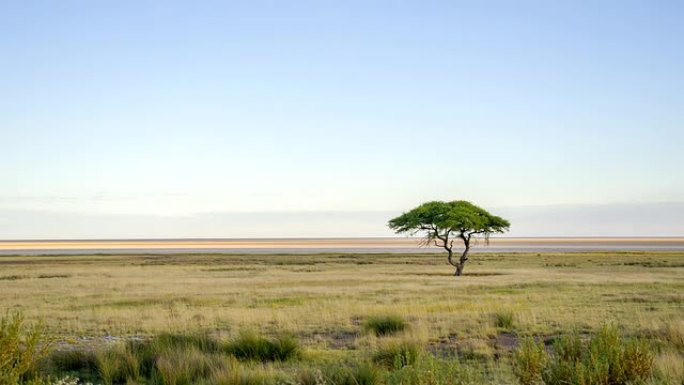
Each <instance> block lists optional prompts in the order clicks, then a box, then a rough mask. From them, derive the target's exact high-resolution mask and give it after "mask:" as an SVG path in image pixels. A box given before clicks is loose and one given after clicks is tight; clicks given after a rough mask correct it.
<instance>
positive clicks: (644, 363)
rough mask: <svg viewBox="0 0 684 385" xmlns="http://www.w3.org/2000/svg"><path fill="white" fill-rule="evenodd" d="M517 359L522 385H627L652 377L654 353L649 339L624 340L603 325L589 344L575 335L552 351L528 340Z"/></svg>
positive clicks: (517, 373)
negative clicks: (540, 384) (542, 384)
mask: <svg viewBox="0 0 684 385" xmlns="http://www.w3.org/2000/svg"><path fill="white" fill-rule="evenodd" d="M514 357H515V363H516V370H515V373H516V375H517V377H518V380H519V382H520V384H522V385H532V384H538V383H540V382H542V383H544V384H549V385H551V384H568V385H594V384H595V385H600V384H611V385H627V384H637V383H643V382H644V381H645V380H646V379H648V378H649V377H650V376H651V375H652V373H653V367H654V359H655V350H654V348H653V346H652V345H651V344H649V343H648V341H646V340H643V339H636V338H624V337H623V336H622V335H621V334H620V332H619V330H618V329H617V328H616V327H615V326H604V327H603V328H602V329H601V331H600V332H599V333H597V334H596V335H594V336H592V337H591V338H590V339H589V340H588V341H583V340H582V339H581V337H580V336H579V335H576V334H571V335H567V336H563V337H561V338H559V339H558V340H556V341H555V343H554V344H553V348H552V351H551V352H547V351H546V350H545V348H544V345H543V344H541V343H535V342H534V341H532V340H531V339H529V340H527V341H526V342H525V343H524V344H523V345H522V346H521V347H520V348H519V349H518V350H517V351H516V352H515V353H514Z"/></svg>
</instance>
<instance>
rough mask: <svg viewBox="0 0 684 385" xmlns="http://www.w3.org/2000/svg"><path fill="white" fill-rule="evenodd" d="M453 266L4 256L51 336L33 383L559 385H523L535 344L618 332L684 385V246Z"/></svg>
mask: <svg viewBox="0 0 684 385" xmlns="http://www.w3.org/2000/svg"><path fill="white" fill-rule="evenodd" d="M452 273H453V272H452V270H451V268H450V266H448V265H447V264H446V260H445V256H444V255H442V254H439V253H434V254H433V253H423V254H347V253H329V254H304V255H294V254H281V255H263V254H230V255H228V254H188V255H183V254H174V255H155V254H140V255H73V256H72V255H59V256H2V257H0V308H1V309H5V310H6V311H7V314H6V319H9V318H11V317H12V315H13V314H16V313H20V314H22V315H23V317H24V323H25V324H26V325H31V324H37V323H41V324H42V325H43V328H44V340H45V341H51V343H50V346H51V351H50V352H49V353H48V354H47V358H43V359H41V360H39V362H38V364H36V366H35V368H32V369H31V371H30V372H29V374H30V375H34V374H39V375H42V376H46V375H51V376H53V377H55V378H57V377H64V376H65V375H72V376H78V377H80V378H81V379H86V380H88V381H91V382H94V383H107V384H109V383H127V384H135V383H138V384H147V383H149V384H236V383H245V384H246V383H278V382H279V383H289V384H297V383H301V384H326V383H327V384H354V383H356V384H373V383H387V384H394V383H397V384H398V383H403V384H414V383H415V384H423V383H424V384H452V383H453V384H456V383H480V384H489V383H492V384H498V383H510V384H516V383H538V382H539V381H541V380H544V381H546V383H553V381H554V380H553V379H552V377H549V376H551V375H550V374H548V373H546V374H545V375H544V377H543V378H542V377H539V376H538V375H535V374H534V373H533V374H532V379H531V380H529V381H528V380H526V379H525V377H524V373H523V374H521V371H522V370H523V369H524V368H523V366H525V365H527V366H530V365H532V366H533V362H531V359H530V355H533V353H530V351H527V353H526V354H527V356H525V355H524V354H523V353H521V351H522V350H523V348H526V349H531V346H534V345H535V343H537V344H545V345H546V347H542V350H541V352H542V353H544V354H543V355H545V356H546V355H548V357H547V360H552V359H553V356H554V354H555V353H554V346H556V347H557V346H558V345H556V344H557V343H558V341H563V340H564V338H566V337H567V338H568V341H570V340H571V339H573V338H575V339H576V340H577V341H580V343H581V345H582V346H583V347H584V348H586V349H592V348H591V346H593V345H591V340H592V338H594V337H595V336H597V335H602V334H601V333H603V335H604V336H605V335H606V333H607V334H610V333H613V332H615V333H619V337H620V338H621V339H622V340H621V341H623V342H624V344H625V346H627V345H629V343H630V342H635V341H636V342H640V343H643V344H642V345H639V346H643V347H645V348H644V349H647V350H648V351H647V353H646V355H648V354H651V355H652V356H649V357H646V358H645V360H646V361H652V363H653V364H652V366H651V369H649V370H646V371H645V373H646V374H644V375H643V376H641V377H638V379H637V380H633V381H632V382H634V383H639V382H646V383H652V384H682V381H684V364H682V362H683V361H684V253H682V252H605V253H603V252H602V253H584V252H581V253H580V252H577V253H541V254H540V253H478V254H474V255H472V256H471V258H470V261H469V262H468V264H467V265H466V268H465V273H464V274H465V275H464V276H462V277H459V278H456V277H454V276H452ZM402 326H404V328H403V329H402ZM384 327H385V328H388V330H387V331H385V330H386V329H383V328H384ZM393 328H395V329H400V330H396V331H394V329H393ZM568 336H572V337H568ZM530 337H531V338H530ZM632 339H634V340H632ZM179 341H180V342H179ZM250 341H251V342H250ZM533 342H534V343H533ZM566 342H567V341H566ZM250 343H253V344H255V346H256V345H259V344H261V345H259V346H261V347H260V348H253V349H252V350H250V351H252V353H249V354H247V353H244V351H245V349H242V350H241V344H243V345H249V344H250ZM268 343H270V344H271V345H277V346H279V349H281V350H278V351H280V352H281V353H282V354H281V355H279V354H280V353H279V354H275V353H274V354H271V356H269V357H261V356H259V354H260V353H258V352H257V353H254V351H257V350H259V349H262V348H263V346H266V345H268ZM616 343H617V342H616ZM620 343H622V342H620ZM154 344H157V345H158V349H157V351H155V353H154V354H151V356H150V357H152V358H150V357H147V356H145V355H144V354H142V353H140V354H138V353H136V352H139V351H141V350H140V349H143V347H146V349H148V350H150V349H151V350H152V351H153V350H154V349H152V348H150V346H151V345H154ZM264 344H265V345H264ZM162 345H163V347H160V346H162ZM290 345H291V346H290ZM590 345H591V346H590ZM269 346H270V345H269ZM283 346H285V348H284V347H283ZM287 346H290V347H291V349H289V350H288V348H287ZM629 346H631V345H629ZM242 348H244V346H242ZM136 349H138V350H136ZM164 349H166V350H164ZM263 349H266V350H268V349H267V348H263ZM247 350H249V349H247ZM276 350H277V349H276ZM290 350H292V352H291V353H292V354H290ZM283 351H285V352H283ZM240 352H242V353H240ZM516 352H517V353H516ZM625 354H627V353H625ZM146 357H147V358H146ZM148 358H149V359H148ZM146 359H147V360H148V361H149V362H147V361H145V360H146ZM540 360H541V359H540ZM532 361H533V360H532ZM146 362H147V363H146ZM540 365H541V366H544V365H542V364H540ZM592 365H593V364H592ZM196 366H197V367H196ZM545 367H546V368H547V369H543V370H547V371H549V370H552V369H548V365H547V366H545ZM575 369H576V368H575ZM575 369H573V370H575ZM527 370H529V371H532V372H534V370H533V368H532V369H530V368H527ZM543 370H542V371H543ZM576 370H578V369H576ZM592 370H593V369H592ZM597 381H598V380H597ZM558 383H561V382H558ZM572 383H575V382H572ZM577 383H580V380H577ZM588 383H600V382H588ZM616 383H619V382H616Z"/></svg>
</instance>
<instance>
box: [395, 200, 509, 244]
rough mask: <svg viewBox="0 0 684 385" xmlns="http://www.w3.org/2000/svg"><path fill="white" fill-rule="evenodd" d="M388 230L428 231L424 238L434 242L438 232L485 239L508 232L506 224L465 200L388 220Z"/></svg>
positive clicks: (435, 203)
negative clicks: (478, 235) (481, 235)
mask: <svg viewBox="0 0 684 385" xmlns="http://www.w3.org/2000/svg"><path fill="white" fill-rule="evenodd" d="M389 227H390V228H391V229H392V230H394V231H396V232H397V233H411V234H414V233H416V232H418V231H428V237H429V238H431V239H434V238H435V236H436V235H437V234H439V233H440V232H441V231H448V232H451V231H457V232H461V233H471V232H472V233H481V234H484V235H485V236H488V235H489V234H492V233H502V232H504V231H506V230H508V228H509V227H510V223H509V222H508V221H507V220H505V219H503V218H501V217H498V216H496V215H492V214H490V213H488V212H487V211H486V210H484V209H482V208H480V207H478V206H475V205H474V204H472V203H470V202H467V201H451V202H441V201H432V202H427V203H423V204H422V205H420V206H418V207H416V208H414V209H413V210H411V211H409V212H406V213H404V214H402V215H400V216H398V217H396V218H394V219H391V220H390V221H389ZM433 229H434V230H433Z"/></svg>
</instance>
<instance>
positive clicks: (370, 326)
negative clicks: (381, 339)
mask: <svg viewBox="0 0 684 385" xmlns="http://www.w3.org/2000/svg"><path fill="white" fill-rule="evenodd" d="M407 326H408V325H407V323H406V321H404V319H403V318H401V317H400V316H397V315H384V316H372V317H368V318H367V319H366V321H365V322H364V324H363V328H364V330H366V331H367V332H372V333H375V335H376V336H389V335H392V334H395V333H398V332H400V331H403V330H404V329H406V327H407Z"/></svg>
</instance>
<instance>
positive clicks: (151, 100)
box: [0, 1, 684, 239]
mask: <svg viewBox="0 0 684 385" xmlns="http://www.w3.org/2000/svg"><path fill="white" fill-rule="evenodd" d="M682 36H684V5H683V4H682V3H681V2H675V1H672V2H668V1H601V2H596V1H566V2H560V1H553V2H542V1H529V2H526V1H520V2H510V1H501V2H497V1H482V2H474V1H467V2H466V1H463V2H460V1H449V2H435V1H433V2H431V1H420V2H419V1H415V2H396V1H392V2H390V1H386V2H383V1H347V2H329V1H311V2H307V1H301V2H300V1H292V2H282V1H270V2H261V1H245V2H218V1H216V2H203V1H200V2H180V1H178V2H174V1H163V2H162V1H116V2H114V1H112V2H104V1H102V2H93V1H60V2H55V1H31V2H26V1H24V2H21V1H4V2H2V3H0V52H1V53H0V55H1V58H2V60H0V71H1V73H2V74H3V75H2V76H1V77H0V181H2V182H0V215H4V216H5V220H4V222H3V220H2V218H1V217H0V223H5V224H6V225H5V226H4V227H3V226H1V225H0V239H2V238H13V237H28V238H30V237H36V238H46V237H47V238H50V237H103V236H109V235H112V234H116V236H119V235H126V234H129V235H128V236H129V237H130V236H132V237H146V236H148V235H150V234H153V235H155V236H164V235H165V234H166V233H164V231H163V230H158V231H157V230H154V229H151V228H150V225H149V224H148V222H146V221H144V220H139V221H138V220H136V219H135V218H143V217H144V218H159V217H162V218H173V220H174V221H176V222H174V223H177V227H175V228H174V229H175V230H173V231H168V235H169V236H182V234H184V231H188V233H189V232H191V230H192V231H194V229H197V228H201V226H199V227H198V225H197V223H196V222H197V221H198V220H200V219H197V218H206V217H208V216H210V217H212V218H214V217H217V216H218V217H220V218H224V219H223V220H222V221H211V223H212V224H213V225H212V227H211V228H212V229H213V230H212V231H213V232H212V233H211V234H208V236H217V235H222V234H224V232H223V230H222V229H223V227H222V226H224V227H225V236H278V235H292V234H290V233H288V232H283V231H282V230H279V229H278V228H277V226H276V225H277V224H272V223H269V222H268V218H269V216H268V215H267V214H268V213H278V215H280V216H282V215H286V217H287V218H290V219H289V221H290V222H291V226H294V227H297V226H299V227H297V228H301V234H300V235H307V234H308V233H307V231H309V232H310V231H311V229H309V230H307V227H306V224H307V223H310V222H311V220H310V217H307V216H306V215H302V214H301V213H303V212H307V213H309V214H307V215H313V214H311V213H323V214H320V215H322V216H323V217H325V215H326V214H324V213H331V212H332V213H338V214H339V215H345V218H346V216H351V218H352V219H349V220H344V221H340V222H337V223H335V222H336V221H331V222H333V223H326V222H325V221H321V223H318V224H317V226H316V234H317V235H348V234H353V235H363V234H368V235H383V234H385V233H384V232H385V231H386V230H385V229H384V221H382V220H381V219H382V216H381V215H371V214H368V213H373V212H375V213H394V212H400V211H402V210H405V209H408V208H411V207H412V206H414V205H416V204H418V203H420V202H422V201H425V200H431V199H445V200H449V199H468V200H471V201H473V202H475V203H478V204H480V205H482V206H484V207H485V208H492V209H493V210H495V209H496V210H503V212H511V213H518V214H513V218H511V219H512V222H513V230H514V231H513V232H512V234H519V235H535V234H540V235H547V234H548V229H547V228H546V226H543V225H539V226H538V229H535V227H534V226H531V225H529V223H538V221H536V222H525V223H520V222H519V223H520V224H521V226H520V227H519V228H521V227H522V228H524V229H526V230H525V231H524V234H523V233H521V232H518V233H516V232H515V228H516V222H515V220H516V219H517V217H516V215H518V216H519V218H520V220H521V221H524V220H525V219H524V218H527V217H526V215H527V214H524V213H529V212H532V211H534V212H538V210H539V208H540V207H541V208H544V207H548V208H549V209H548V210H547V211H546V212H547V214H545V215H546V217H548V218H549V220H553V218H557V217H554V214H553V213H554V212H555V213H557V212H558V211H557V210H556V209H554V207H556V208H557V207H565V208H567V207H578V208H580V207H584V208H586V207H594V208H595V209H592V210H593V212H597V210H598V211H601V210H604V211H601V212H605V213H613V214H615V210H616V208H618V209H619V210H623V211H621V212H623V213H629V212H636V211H638V212H640V213H641V214H639V215H634V217H628V218H626V219H625V221H626V222H627V223H628V224H629V223H630V220H631V221H634V223H633V225H634V226H633V227H636V225H639V226H640V229H639V230H638V231H639V232H641V233H644V232H645V233H649V234H662V233H663V232H664V233H667V234H682V233H684V225H680V224H679V223H677V222H676V221H674V222H672V224H671V226H670V227H668V228H667V229H666V230H663V228H662V226H661V223H660V221H661V217H659V216H654V217H648V216H644V215H643V213H644V212H646V213H648V212H650V210H648V209H644V207H648V205H656V206H657V207H658V208H659V209H658V210H661V211H662V207H663V206H662V205H663V204H672V207H673V210H679V211H677V212H678V213H682V209H681V207H682V206H681V205H680V204H679V203H681V202H684V177H682V171H681V168H682V166H683V165H684V152H683V151H682V150H681V149H682V148H684V112H683V111H684V109H683V108H682V107H683V106H684V76H683V75H682V70H681V68H682V63H683V62H684V44H683V42H682ZM530 207H533V208H535V209H534V210H532V211H530V210H528V209H526V208H530ZM630 207H631V208H630ZM634 207H638V210H635V209H633V208H634ZM654 207H655V206H654ZM526 210H527V211H526ZM535 210H537V211H535ZM554 210H556V211H554ZM564 210H565V209H564ZM606 210H607V211H606ZM3 213H4V214H3ZM22 213H23V214H22ZM236 213H260V214H259V215H255V216H252V217H249V218H252V219H251V220H253V221H254V223H255V227H256V228H260V229H261V230H259V231H256V232H250V233H248V234H243V233H241V232H240V229H239V226H238V227H235V222H236V221H238V219H235V218H236V217H235V215H236ZM263 213H266V214H263ZM283 213H286V214H283ZM340 213H341V214H340ZM353 213H361V214H359V216H358V217H354V214H353ZM521 213H523V214H521ZM55 215H57V216H59V218H62V219H60V220H59V221H57V222H55V223H56V224H54V225H50V226H48V225H44V226H33V227H32V226H31V224H36V223H41V222H44V223H52V221H53V219H51V218H54V216H55ZM240 215H242V214H240ZM240 215H238V217H240V218H243V220H244V215H242V216H240ZM369 215H370V216H369ZM383 215H384V214H383ZM606 215H608V214H606ZM606 215H603V214H601V215H595V216H594V217H591V218H590V221H591V222H592V223H593V224H597V223H598V225H599V229H598V230H596V231H598V232H599V233H604V234H608V233H614V232H615V227H614V226H613V225H611V224H610V223H611V222H610V221H609V220H606V219H605V216H606ZM87 216H92V218H99V219H97V220H95V219H93V220H94V221H95V222H93V224H91V225H89V226H87V229H85V230H84V229H82V228H81V227H79V225H78V223H81V222H79V219H78V218H83V217H87ZM10 217H11V218H12V221H10V220H8V218H10ZM113 217H117V218H123V217H125V218H128V219H127V221H128V222H126V223H127V225H126V226H125V231H127V232H128V233H126V234H119V233H118V232H109V230H107V226H108V224H107V223H108V220H107V218H113ZM371 217H373V218H375V217H377V218H380V219H377V220H376V221H377V222H378V223H377V224H375V223H374V224H373V227H372V228H373V229H376V230H370V229H369V230H367V231H366V230H363V231H361V230H359V229H361V228H363V229H368V228H369V227H367V225H364V226H360V224H361V223H364V224H366V223H367V222H368V221H369V220H370V219H369V218H371ZM546 217H545V218H546ZM183 218H193V220H192V221H185V222H184V220H183ZM353 218H358V220H357V221H356V222H354V220H353ZM629 218H632V219H629ZM21 221H24V223H25V228H26V230H25V231H23V232H17V231H15V230H13V228H14V226H13V225H12V224H11V223H18V222H21ZM601 221H604V222H601ZM10 222H11V223H10ZM299 222H302V223H299ZM8 223H10V224H8ZM207 223H209V222H207ZM219 223H222V224H223V225H220V224H219ZM278 223H281V222H278ZM601 223H603V227H600V226H601ZM621 223H622V222H621ZM262 224H263V226H261V225H262ZM207 226H208V225H207ZM575 226H576V224H574V225H571V224H570V223H569V222H568V224H567V225H566V226H565V227H563V226H562V225H561V226H560V227H558V228H557V229H556V230H554V234H556V233H558V234H559V235H562V234H564V233H569V232H572V231H575V230H574V227H575ZM19 227H21V226H19ZM571 228H572V229H571ZM601 228H602V229H603V230H601ZM31 229H35V230H31ZM269 229H270V230H269ZM360 231H361V234H359V232H360ZM364 231H365V232H364ZM621 231H623V232H624V234H625V235H630V234H631V233H630V232H629V231H628V230H621ZM635 231H636V230H635ZM214 232H215V233H217V234H214ZM319 233H320V234H319ZM199 235H201V234H199ZM193 236H197V234H193Z"/></svg>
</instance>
